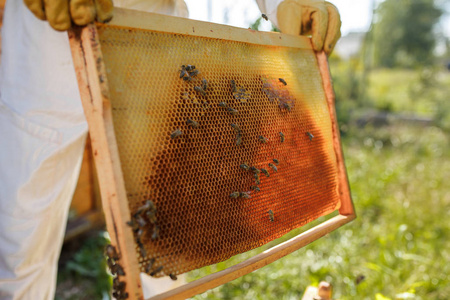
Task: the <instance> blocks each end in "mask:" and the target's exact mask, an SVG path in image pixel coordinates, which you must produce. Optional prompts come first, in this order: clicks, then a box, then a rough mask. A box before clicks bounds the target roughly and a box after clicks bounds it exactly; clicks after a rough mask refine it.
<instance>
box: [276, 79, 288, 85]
mask: <svg viewBox="0 0 450 300" xmlns="http://www.w3.org/2000/svg"><path fill="white" fill-rule="evenodd" d="M278 80H279V81H280V82H281V83H282V84H284V85H287V83H286V80H284V79H283V78H278Z"/></svg>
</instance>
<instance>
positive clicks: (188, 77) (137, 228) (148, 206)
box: [129, 15, 314, 280]
mask: <svg viewBox="0 0 450 300" xmlns="http://www.w3.org/2000/svg"><path fill="white" fill-rule="evenodd" d="M263 17H265V15H263ZM265 19H266V18H265ZM179 72H180V78H181V79H183V80H184V81H186V82H193V83H194V84H196V85H195V86H194V90H195V91H196V92H197V93H199V94H200V95H202V96H206V93H207V90H208V81H207V80H206V79H204V78H202V79H201V80H200V79H198V78H196V77H197V75H198V74H199V73H200V72H199V70H198V69H197V68H196V67H195V66H194V65H182V66H181V69H180V70H179ZM278 81H279V82H281V83H282V84H283V85H284V86H286V85H287V82H286V81H285V80H284V79H283V78H278ZM198 83H199V84H198ZM230 86H231V93H232V94H233V96H234V98H235V99H237V100H240V101H241V102H243V103H245V102H247V100H248V99H249V98H250V95H251V93H250V92H248V91H247V90H246V89H245V88H244V87H241V86H237V85H236V82H235V81H234V80H230ZM262 90H263V92H265V93H266V95H267V96H268V97H269V100H272V101H273V100H274V99H277V98H279V97H280V95H279V94H277V92H276V91H273V90H272V89H271V88H270V86H269V85H267V84H265V85H263V89H262ZM280 102H281V103H280V107H281V108H285V109H287V110H288V111H291V104H289V103H287V102H282V101H280ZM218 105H219V107H221V108H223V109H224V110H225V111H226V112H227V113H229V114H231V115H237V114H238V113H239V111H238V110H236V109H234V108H233V107H231V106H229V105H228V103H226V102H220V103H219V104H218ZM186 123H187V125H188V126H190V127H192V128H198V127H199V123H198V122H197V121H195V120H192V119H187V121H186ZM230 126H231V127H232V128H233V130H234V132H235V133H236V142H235V144H236V146H239V145H240V144H241V143H242V130H241V128H240V127H239V125H238V124H230ZM306 134H307V136H308V137H309V138H310V140H312V139H313V138H314V136H313V135H312V134H311V133H310V132H307V133H306ZM181 135H183V132H182V131H181V130H180V129H179V128H177V129H176V130H175V131H173V132H172V133H171V134H170V137H171V139H176V138H178V137H180V136H181ZM279 136H280V142H281V143H283V142H284V141H285V135H284V133H283V132H279ZM258 140H259V142H261V143H262V144H266V143H267V142H268V139H267V138H265V137H263V136H258ZM278 164H279V161H278V159H275V158H274V159H273V163H272V162H271V163H269V164H268V167H269V168H270V169H272V170H273V171H274V172H278V168H277V166H278ZM240 167H241V168H242V169H244V170H245V171H250V172H252V173H253V177H254V179H255V185H253V186H251V190H252V191H253V192H259V191H260V188H259V184H260V183H261V181H260V174H261V173H262V174H264V175H265V176H267V177H269V176H270V174H269V171H268V170H267V169H265V168H261V169H258V168H256V167H255V166H251V167H250V166H248V165H247V164H241V165H240ZM230 197H231V198H233V199H237V198H244V199H250V198H251V192H250V191H247V192H239V191H235V192H233V193H231V194H230ZM143 213H145V215H146V216H147V218H148V220H149V221H150V223H152V224H153V225H154V227H153V234H152V240H155V239H157V238H158V236H159V227H158V225H157V224H156V207H155V205H154V204H153V202H152V201H150V200H147V202H146V203H145V204H144V205H143V206H142V207H140V208H139V209H138V210H137V211H136V213H135V214H134V216H133V220H132V221H130V222H129V225H130V226H131V227H132V228H133V230H134V232H135V233H136V235H137V243H138V245H139V247H140V250H141V256H142V257H146V252H145V249H144V247H143V245H142V243H141V241H140V236H141V235H142V232H143V227H144V226H145V225H146V223H147V222H146V221H145V219H144V218H143V217H142V214H143ZM268 214H269V220H270V221H272V222H274V221H275V214H274V212H273V211H272V210H269V211H268ZM154 263H155V259H154V258H152V259H150V261H149V262H148V264H147V266H146V273H147V274H150V275H151V276H155V275H156V274H158V273H159V272H161V271H162V270H163V266H160V267H158V268H157V269H153V265H154ZM169 276H170V278H172V279H173V280H176V276H175V275H173V274H169Z"/></svg>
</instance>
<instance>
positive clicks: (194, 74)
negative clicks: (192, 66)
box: [189, 70, 199, 77]
mask: <svg viewBox="0 0 450 300" xmlns="http://www.w3.org/2000/svg"><path fill="white" fill-rule="evenodd" d="M198 73H199V72H198V70H193V71H191V72H189V75H190V76H191V77H195V76H197V75H198Z"/></svg>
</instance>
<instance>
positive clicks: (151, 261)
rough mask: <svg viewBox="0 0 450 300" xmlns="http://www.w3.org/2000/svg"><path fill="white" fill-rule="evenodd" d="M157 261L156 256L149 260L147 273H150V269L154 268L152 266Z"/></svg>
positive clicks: (146, 268)
mask: <svg viewBox="0 0 450 300" xmlns="http://www.w3.org/2000/svg"><path fill="white" fill-rule="evenodd" d="M154 263H155V259H154V258H152V259H150V260H149V261H148V264H147V266H146V267H145V273H147V274H148V273H150V271H151V270H152V268H153V264H154Z"/></svg>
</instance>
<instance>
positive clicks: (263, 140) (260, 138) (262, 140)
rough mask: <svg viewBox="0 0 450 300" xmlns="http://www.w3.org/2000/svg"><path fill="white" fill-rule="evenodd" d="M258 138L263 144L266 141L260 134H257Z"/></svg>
mask: <svg viewBox="0 0 450 300" xmlns="http://www.w3.org/2000/svg"><path fill="white" fill-rule="evenodd" d="M258 140H259V141H260V142H261V143H263V144H266V143H267V139H266V138H265V137H263V136H262V135H260V136H258Z"/></svg>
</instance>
